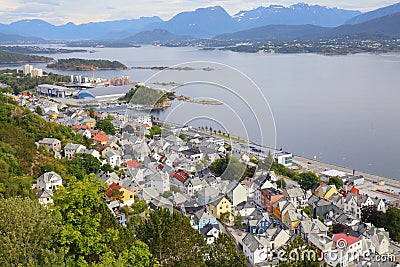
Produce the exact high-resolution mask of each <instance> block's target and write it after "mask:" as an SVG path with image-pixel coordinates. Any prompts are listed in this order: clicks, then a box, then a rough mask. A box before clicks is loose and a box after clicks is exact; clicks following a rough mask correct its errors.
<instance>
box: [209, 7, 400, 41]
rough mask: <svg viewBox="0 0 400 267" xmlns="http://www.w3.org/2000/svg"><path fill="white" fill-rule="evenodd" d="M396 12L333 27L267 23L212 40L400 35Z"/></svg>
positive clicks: (308, 38) (284, 39)
mask: <svg viewBox="0 0 400 267" xmlns="http://www.w3.org/2000/svg"><path fill="white" fill-rule="evenodd" d="M399 25H400V12H398V13H394V14H390V15H386V16H383V17H378V18H375V19H372V20H368V21H365V22H363V23H358V24H345V25H341V26H338V27H334V28H329V27H321V26H315V25H310V24H308V25H267V26H261V27H257V28H253V29H250V30H244V31H239V32H235V33H227V34H221V35H217V36H214V37H213V39H216V40H242V41H261V40H263V41H274V40H278V41H289V40H317V39H320V38H335V37H341V36H359V37H362V36H369V37H371V36H387V37H400V27H399Z"/></svg>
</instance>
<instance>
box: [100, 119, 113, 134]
mask: <svg viewBox="0 0 400 267" xmlns="http://www.w3.org/2000/svg"><path fill="white" fill-rule="evenodd" d="M96 128H97V129H99V130H102V131H103V132H105V133H106V134H111V135H114V134H115V127H114V124H112V122H111V119H110V118H106V119H103V120H98V121H97V122H96Z"/></svg>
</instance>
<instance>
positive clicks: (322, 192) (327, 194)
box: [314, 184, 340, 200]
mask: <svg viewBox="0 0 400 267" xmlns="http://www.w3.org/2000/svg"><path fill="white" fill-rule="evenodd" d="M314 194H315V195H316V196H317V197H322V198H325V199H326V200H329V199H330V198H331V196H332V195H334V194H338V195H340V193H339V191H338V190H337V189H336V186H334V185H326V184H321V185H320V186H318V187H317V188H316V189H315V192H314Z"/></svg>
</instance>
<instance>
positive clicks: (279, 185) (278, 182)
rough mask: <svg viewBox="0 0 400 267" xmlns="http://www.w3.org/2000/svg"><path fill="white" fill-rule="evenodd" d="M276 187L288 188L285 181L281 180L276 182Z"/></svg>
mask: <svg viewBox="0 0 400 267" xmlns="http://www.w3.org/2000/svg"><path fill="white" fill-rule="evenodd" d="M276 185H277V186H278V188H282V189H283V188H286V182H285V179H283V178H281V179H279V180H278V181H276Z"/></svg>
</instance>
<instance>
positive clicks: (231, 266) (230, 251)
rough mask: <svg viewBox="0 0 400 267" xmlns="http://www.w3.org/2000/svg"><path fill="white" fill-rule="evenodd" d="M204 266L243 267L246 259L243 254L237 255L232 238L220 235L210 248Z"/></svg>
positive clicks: (223, 234)
mask: <svg viewBox="0 0 400 267" xmlns="http://www.w3.org/2000/svg"><path fill="white" fill-rule="evenodd" d="M206 264H207V266H209V267H245V266H246V258H245V257H244V254H243V253H241V252H240V253H238V251H237V249H236V245H235V243H234V242H233V240H232V238H230V237H229V236H228V235H227V234H225V233H220V234H219V236H218V238H217V239H216V240H215V242H214V244H213V245H212V246H211V249H210V254H209V257H208V259H207V260H206Z"/></svg>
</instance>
